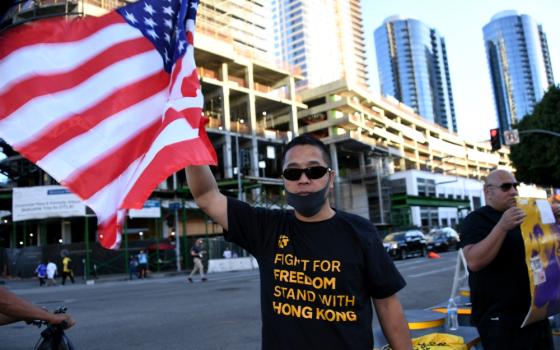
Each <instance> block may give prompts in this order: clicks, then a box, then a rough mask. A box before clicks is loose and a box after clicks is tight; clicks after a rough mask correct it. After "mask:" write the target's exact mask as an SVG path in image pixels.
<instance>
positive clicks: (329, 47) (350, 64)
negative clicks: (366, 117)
mask: <svg viewBox="0 0 560 350" xmlns="http://www.w3.org/2000/svg"><path fill="white" fill-rule="evenodd" d="M272 13H273V28H274V44H275V52H276V56H277V58H278V59H280V60H282V61H285V62H288V63H290V64H292V65H295V66H298V67H299V68H300V69H301V72H302V74H303V76H304V77H305V80H304V81H302V82H300V83H299V86H308V87H315V86H319V85H323V84H326V83H330V82H333V81H335V80H339V79H341V78H343V77H344V78H346V79H347V80H348V81H349V82H351V83H354V84H358V85H360V86H362V87H364V88H366V87H367V68H366V50H365V43H364V32H363V25H362V10H361V5H360V1H359V0H272Z"/></svg>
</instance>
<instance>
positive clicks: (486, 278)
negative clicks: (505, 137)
mask: <svg viewBox="0 0 560 350" xmlns="http://www.w3.org/2000/svg"><path fill="white" fill-rule="evenodd" d="M484 195H485V198H486V204H487V205H486V206H484V207H482V208H479V209H477V210H475V211H473V212H472V213H470V214H469V215H467V217H466V218H465V221H464V222H463V223H462V225H461V228H460V232H461V246H462V248H463V253H464V255H465V258H466V260H467V266H468V269H469V272H470V273H469V285H470V291H471V301H472V322H473V324H474V325H475V326H476V327H477V328H478V331H479V333H480V339H481V342H482V345H483V346H484V349H485V350H502V349H507V350H516V349H519V350H553V343H552V336H551V330H550V326H549V323H548V320H544V321H540V322H536V323H533V324H530V325H528V326H526V327H524V328H520V327H521V324H522V322H523V319H524V318H525V315H526V314H527V312H528V310H529V305H530V302H531V295H530V291H529V287H530V286H529V276H528V271H527V265H526V263H525V248H524V244H523V237H522V236H521V228H520V225H521V223H522V222H523V220H524V219H525V213H524V212H523V210H521V209H520V208H518V207H516V197H517V196H518V192H517V182H516V180H515V177H514V176H513V174H511V173H510V172H508V171H505V170H494V171H493V172H491V173H490V174H489V175H488V178H487V179H486V183H485V184H484ZM553 211H554V214H555V216H556V218H557V219H558V220H560V208H558V207H553Z"/></svg>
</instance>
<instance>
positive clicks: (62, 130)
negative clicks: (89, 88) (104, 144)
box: [19, 72, 169, 161]
mask: <svg viewBox="0 0 560 350" xmlns="http://www.w3.org/2000/svg"><path fill="white" fill-rule="evenodd" d="M168 77H169V74H167V73H165V72H158V73H156V74H154V75H152V76H150V77H147V78H145V79H143V80H139V81H137V82H135V83H133V84H131V85H129V86H127V87H124V88H122V89H120V90H118V91H116V92H115V93H113V94H112V95H110V96H107V97H106V98H105V99H104V100H102V101H101V102H99V104H97V105H94V106H92V107H91V108H89V109H88V110H85V111H84V112H82V113H80V114H76V115H73V116H71V117H68V118H67V119H64V120H62V121H60V122H58V123H56V124H55V125H52V126H51V127H49V128H45V129H44V130H42V131H41V134H40V135H38V136H37V137H38V138H37V139H35V140H33V142H32V143H30V144H28V145H27V146H25V147H22V148H20V150H19V152H20V153H21V154H22V155H24V156H25V157H26V158H29V159H30V160H32V161H38V160H40V159H42V158H43V157H44V156H46V155H47V154H48V153H50V152H52V151H53V150H55V149H56V148H58V147H60V146H61V145H62V144H64V143H66V142H68V141H69V140H71V139H73V138H74V137H76V136H78V135H81V134H83V133H85V132H88V131H89V130H90V129H92V128H94V127H95V126H96V125H98V124H99V123H100V122H102V121H103V120H105V119H107V118H110V117H111V116H112V115H114V114H117V113H119V112H121V111H123V110H126V109H127V108H129V107H131V106H133V105H134V104H136V103H138V102H140V101H142V100H144V99H146V98H148V97H150V96H152V95H155V94H157V93H158V92H160V91H162V90H164V89H165V88H166V87H167V84H168Z"/></svg>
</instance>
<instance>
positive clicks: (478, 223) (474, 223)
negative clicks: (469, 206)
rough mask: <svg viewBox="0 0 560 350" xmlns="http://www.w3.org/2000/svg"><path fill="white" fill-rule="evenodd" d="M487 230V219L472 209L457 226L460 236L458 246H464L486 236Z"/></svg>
mask: <svg viewBox="0 0 560 350" xmlns="http://www.w3.org/2000/svg"><path fill="white" fill-rule="evenodd" d="M490 230H491V228H490ZM489 232H490V231H489V227H488V223H487V220H486V219H485V218H484V216H483V215H481V213H479V212H477V211H474V212H472V213H470V214H469V215H467V217H466V218H465V220H464V221H463V223H462V224H461V226H460V227H459V233H460V238H461V242H460V243H459V246H460V247H461V248H464V247H465V246H467V245H469V244H476V243H478V242H480V241H482V240H483V239H484V238H486V236H487V235H488V233H489Z"/></svg>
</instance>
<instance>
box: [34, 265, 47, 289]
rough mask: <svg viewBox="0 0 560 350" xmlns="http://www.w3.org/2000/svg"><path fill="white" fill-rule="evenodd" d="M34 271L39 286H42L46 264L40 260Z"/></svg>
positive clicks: (45, 276)
mask: <svg viewBox="0 0 560 350" xmlns="http://www.w3.org/2000/svg"><path fill="white" fill-rule="evenodd" d="M35 273H36V274H37V278H38V279H39V286H40V287H42V286H44V285H45V279H46V278H47V264H46V263H45V262H44V261H41V262H40V263H39V265H37V268H36V269H35Z"/></svg>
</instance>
